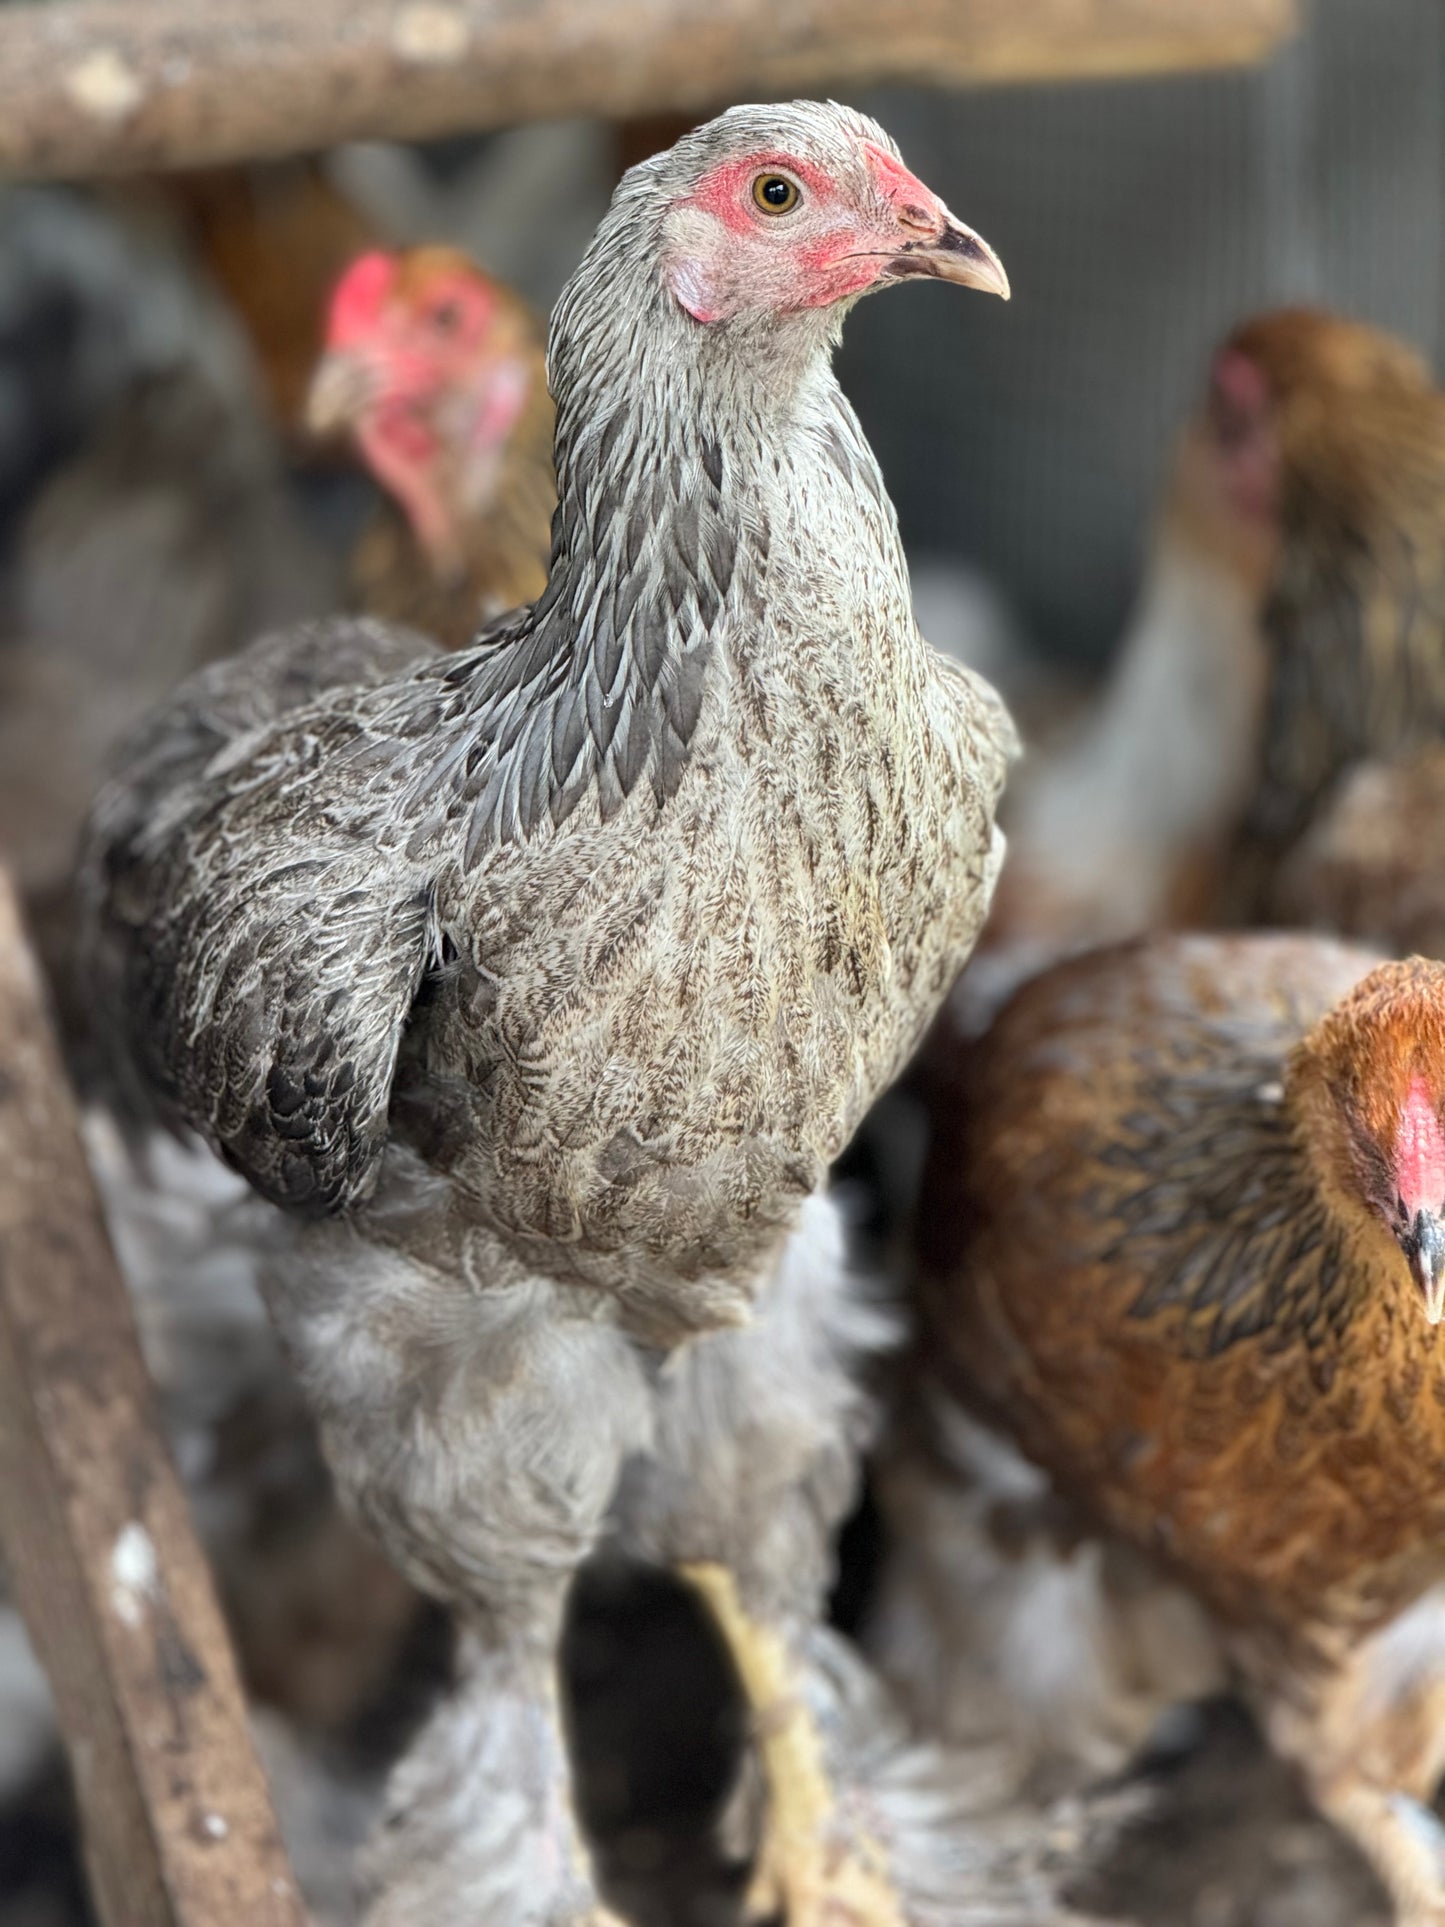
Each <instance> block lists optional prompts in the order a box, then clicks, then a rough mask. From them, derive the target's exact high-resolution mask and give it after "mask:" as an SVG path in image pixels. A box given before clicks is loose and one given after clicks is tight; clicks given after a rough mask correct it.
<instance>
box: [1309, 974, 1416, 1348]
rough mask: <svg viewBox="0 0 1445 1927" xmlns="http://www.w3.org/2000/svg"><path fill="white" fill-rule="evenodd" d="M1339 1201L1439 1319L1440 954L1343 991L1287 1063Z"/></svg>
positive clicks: (1327, 1180) (1321, 1164) (1320, 1163)
mask: <svg viewBox="0 0 1445 1927" xmlns="http://www.w3.org/2000/svg"><path fill="white" fill-rule="evenodd" d="M1290 1075H1291V1079H1292V1081H1293V1083H1294V1086H1295V1088H1296V1091H1297V1092H1298V1094H1299V1096H1300V1099H1301V1100H1302V1101H1301V1106H1300V1108H1301V1111H1302V1114H1303V1117H1304V1120H1305V1128H1306V1131H1307V1132H1308V1133H1309V1135H1310V1140H1311V1145H1312V1148H1313V1149H1314V1151H1315V1153H1316V1158H1317V1164H1318V1167H1319V1168H1320V1169H1321V1172H1322V1175H1323V1178H1324V1181H1325V1184H1326V1187H1327V1189H1328V1191H1329V1192H1330V1194H1331V1196H1332V1199H1333V1201H1334V1203H1335V1204H1336V1206H1337V1208H1340V1209H1342V1210H1343V1211H1345V1213H1346V1214H1347V1215H1348V1216H1350V1217H1352V1218H1353V1219H1354V1220H1355V1221H1356V1223H1357V1225H1358V1226H1360V1227H1361V1228H1364V1229H1366V1230H1367V1231H1368V1233H1369V1235H1370V1236H1371V1237H1372V1238H1373V1239H1374V1241H1375V1242H1376V1245H1377V1248H1379V1249H1385V1247H1384V1246H1383V1243H1382V1241H1381V1239H1380V1236H1379V1234H1380V1232H1381V1231H1382V1230H1383V1232H1384V1233H1385V1234H1386V1235H1387V1236H1388V1238H1389V1240H1390V1241H1391V1244H1393V1246H1395V1247H1397V1248H1398V1251H1399V1253H1400V1254H1401V1255H1402V1256H1403V1257H1404V1259H1405V1261H1406V1263H1407V1264H1408V1265H1409V1268H1410V1272H1411V1275H1412V1276H1413V1278H1414V1282H1415V1286H1416V1288H1417V1289H1418V1292H1419V1296H1420V1299H1421V1301H1422V1303H1423V1306H1424V1311H1425V1316H1426V1318H1427V1319H1428V1320H1429V1322H1430V1323H1431V1324H1432V1325H1438V1324H1439V1323H1440V1322H1441V1320H1442V1318H1445V963H1434V962H1430V961H1427V960H1426V959H1424V958H1422V957H1411V958H1409V959H1408V960H1406V961H1404V962H1399V963H1385V964H1381V965H1379V966H1378V967H1377V968H1376V969H1374V970H1372V971H1371V972H1370V973H1369V975H1368V976H1366V977H1364V978H1362V979H1361V981H1360V982H1359V983H1358V984H1357V985H1356V986H1355V988H1354V989H1353V990H1352V991H1350V993H1349V994H1348V995H1347V996H1346V997H1344V998H1342V999H1341V1000H1340V1002H1339V1003H1338V1004H1336V1005H1335V1007H1334V1008H1333V1009H1332V1010H1331V1011H1329V1012H1328V1014H1327V1015H1326V1016H1325V1017H1324V1018H1323V1019H1322V1020H1321V1021H1320V1022H1319V1023H1318V1024H1317V1025H1316V1026H1315V1028H1314V1029H1313V1030H1312V1031H1311V1032H1310V1033H1309V1035H1308V1036H1307V1037H1306V1038H1305V1040H1304V1042H1303V1043H1302V1044H1301V1045H1300V1046H1299V1049H1298V1051H1297V1052H1296V1054H1295V1057H1294V1059H1293V1060H1292V1063H1291V1067H1290Z"/></svg>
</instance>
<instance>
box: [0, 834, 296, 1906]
mask: <svg viewBox="0 0 1445 1927" xmlns="http://www.w3.org/2000/svg"><path fill="white" fill-rule="evenodd" d="M0 1545H3V1547H4V1552H5V1558H6V1564H7V1568H8V1572H9V1576H10V1580H11V1584H12V1586H13V1588H14V1592H15V1595H16V1598H17V1599H18V1601H19V1604H20V1608H21V1611H22V1612H23V1613H24V1615H25V1619H26V1622H27V1624H28V1626H29V1628H30V1634H31V1638H32V1640H33V1642H34V1644H35V1648H36V1651H37V1653H38V1654H39V1656H40V1660H41V1663H42V1664H43V1665H44V1667H45V1670H46V1672H47V1674H48V1675H49V1678H50V1683H51V1686H52V1689H53V1691H54V1694H55V1701H56V1707H57V1711H58V1714H59V1719H60V1726H61V1731H62V1733H63V1735H64V1738H65V1743H66V1747H67V1750H68V1752H69V1755H70V1762H71V1767H72V1770H73V1772H74V1776H75V1786H76V1792H77V1795H78V1799H79V1804H80V1810H81V1816H82V1821H83V1825H84V1834H85V1853H86V1861H87V1865H88V1868H89V1872H90V1879H91V1886H92V1890H93V1893H94V1896H95V1900H96V1905H97V1908H98V1911H99V1913H100V1916H101V1919H102V1920H103V1922H104V1923H105V1927H232V1924H233V1923H234V1924H235V1927H239V1924H240V1923H241V1922H245V1923H246V1927H302V1922H303V1921H304V1919H305V1914H304V1911H303V1909H302V1906H301V1903H300V1900H299V1898H298V1895H297V1892H296V1888H295V1883H294V1881H293V1879H292V1876H291V1873H290V1870H289V1868H288V1866H287V1864H286V1858H285V1854H284V1852H283V1850H282V1847H281V1840H280V1835H279V1832H278V1830H277V1826H276V1818H275V1814H274V1812H273V1810H272V1807H271V1800H270V1795H269V1793H268V1791H267V1788H266V1783H265V1780H264V1777H263V1775H262V1772H261V1768H260V1765H259V1763H258V1761H257V1759H256V1755H255V1752H254V1750H253V1748H252V1745H251V1739H250V1734H249V1731H248V1729H247V1724H246V1711H245V1704H244V1700H243V1698H242V1693H241V1687H240V1682H239V1680H238V1678H237V1673H236V1667H235V1664H234V1661H233V1658H232V1654H231V1648H230V1643H229V1640H228V1639H227V1636H226V1629H225V1625H224V1623H223V1621H222V1619H221V1614H220V1609H219V1607H218V1605H217V1603H216V1597H215V1593H214V1590H213V1588H212V1584H211V1577H210V1573H209V1571H208V1569H207V1566H206V1561H205V1556H204V1554H203V1553H202V1551H201V1549H200V1546H199V1545H198V1543H197V1541H196V1537H195V1534H194V1532H193V1531H192V1528H191V1522H190V1517H189V1515H188V1513H187V1510H186V1501H185V1498H184V1495H183V1494H182V1491H181V1488H180V1484H179V1482H178V1480H177V1477H176V1474H175V1471H174V1469H173V1467H172V1465H171V1462H170V1458H169V1456H168V1454H167V1451H166V1446H165V1442H164V1440H163V1438H162V1435H161V1431H160V1426H159V1422H158V1420H157V1416H156V1411H155V1406H154V1402H153V1400H152V1396H151V1389H150V1383H149V1380H148V1378H147V1376H146V1370H145V1366H144V1364H143V1363H142V1362H141V1355H140V1350H139V1347H138V1345H137V1342H136V1334H135V1328H134V1325H133V1323H132V1319H131V1312H130V1304H129V1300H128V1298H127V1296H126V1291H125V1287H124V1285H123V1284H122V1282H121V1278H120V1274H119V1272H118V1271H117V1269H116V1263H115V1259H114V1257H113V1255H112V1253H111V1249H110V1244H109V1240H108V1239H107V1236H106V1232H105V1226H104V1224H103V1222H102V1219H101V1214H100V1205H99V1201H98V1199H97V1197H96V1194H95V1190H94V1187H93V1185H92V1183H91V1178H90V1172H89V1169H88V1167H87V1165H86V1162H85V1154H84V1152H83V1150H82V1148H81V1142H80V1135H79V1131H78V1128H77V1123H76V1117H75V1111H74V1106H73V1104H72V1101H71V1098H70V1095H69V1089H68V1086H67V1083H66V1078H65V1072H64V1069H63V1067H62V1064H61V1059H60V1053H59V1050H58V1049H57V1047H56V1043H55V1038H54V1034H53V1032H52V1030H51V1027H50V1022H49V1016H48V1012H47V1010H46V1007H45V1002H44V998H43V995H42V991H41V984H40V977H39V972H38V970H37V968H36V965H35V962H34V959H33V957H32V955H31V952H30V950H29V947H28V945H27V943H26V940H25V936H24V932H23V930H22V928H21V924H20V918H19V913H18V910H17V907H16V901H15V894H14V891H13V889H12V887H11V885H10V883H9V880H8V879H7V878H6V877H5V876H4V874H3V872H0Z"/></svg>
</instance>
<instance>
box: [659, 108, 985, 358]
mask: <svg viewBox="0 0 1445 1927" xmlns="http://www.w3.org/2000/svg"><path fill="white" fill-rule="evenodd" d="M862 149H863V153H864V156H865V159H866V161H867V164H868V168H869V171H870V174H871V175H872V181H873V186H874V188H875V189H876V199H875V198H873V197H870V204H869V205H867V206H860V205H859V204H858V202H857V201H856V200H854V199H853V198H852V197H850V196H849V195H848V194H846V193H844V192H843V191H842V190H840V189H839V188H838V187H837V185H836V184H835V183H834V182H833V180H832V179H831V178H830V176H829V175H828V174H827V173H826V172H825V171H824V170H823V169H822V168H819V167H817V166H816V165H815V164H814V163H812V162H810V161H806V160H802V159H800V158H799V157H798V156H797V155H795V154H789V153H786V152H783V151H782V150H779V149H769V148H761V149H759V150H758V151H757V152H756V153H754V154H748V155H745V156H743V157H742V158H740V159H738V160H732V161H726V162H724V163H723V164H722V165H721V166H719V167H716V168H714V169H713V171H712V172H711V173H710V174H707V175H705V176H704V177H703V179H702V180H701V181H700V182H699V183H698V185H697V187H696V188H695V189H694V190H693V192H692V194H691V195H689V196H688V198H687V199H686V200H685V201H683V202H682V203H680V207H681V208H682V209H684V210H695V211H696V212H697V213H699V214H701V215H706V216H710V217H712V219H714V220H716V221H717V222H718V223H719V224H720V226H721V227H722V229H723V230H724V231H725V233H726V235H727V236H728V237H730V246H729V250H728V251H727V253H726V256H724V255H723V253H722V251H720V250H713V251H711V252H709V251H708V250H707V248H706V237H704V245H703V248H702V249H700V250H699V251H696V252H689V253H688V254H686V255H685V256H684V257H683V258H681V259H678V260H675V261H674V262H673V263H672V267H671V272H670V275H669V280H670V284H671V286H672V290H673V293H674V295H675V296H676V297H677V300H678V302H679V303H680V305H681V306H682V307H683V308H685V309H686V310H687V312H688V313H689V314H690V315H691V316H692V318H693V319H694V320H695V321H700V322H704V323H709V322H714V321H719V320H723V319H725V318H727V317H728V316H729V315H731V314H734V313H736V312H738V306H739V303H738V301H737V299H736V295H735V293H734V292H733V290H732V288H731V287H730V281H731V279H732V276H733V273H734V272H735V270H736V268H737V265H738V260H739V258H740V257H739V252H738V246H737V244H738V243H742V244H743V245H742V250H741V259H743V260H744V261H745V260H746V259H747V257H748V255H749V254H750V253H751V254H753V255H754V256H755V258H756V260H757V262H758V264H759V270H760V272H759V277H758V281H759V285H760V286H761V287H765V288H766V297H765V299H764V300H763V301H762V303H761V304H760V305H762V306H764V307H768V308H771V309H772V310H773V311H774V312H776V313H784V314H785V313H796V312H799V311H801V310H804V309H807V308H823V307H831V306H832V305H833V303H834V302H837V301H843V300H847V299H848V298H849V297H850V296H853V295H859V294H863V293H864V292H865V291H866V290H867V289H869V288H870V287H872V286H873V285H874V284H875V283H876V282H877V281H879V280H880V279H881V278H883V276H884V275H885V274H886V273H887V271H888V266H889V263H890V261H892V260H894V259H896V257H897V256H898V253H899V251H900V249H901V248H902V247H903V246H904V244H905V243H906V242H907V241H909V240H910V239H912V240H917V239H919V238H922V237H930V238H931V237H933V236H936V235H939V234H941V233H942V232H943V229H944V227H945V225H946V222H947V219H948V216H947V211H946V210H945V208H944V206H943V203H942V202H941V201H940V200H939V199H938V196H937V195H936V194H934V193H933V192H932V191H931V190H930V189H928V188H927V187H925V186H924V185H923V183H922V181H920V180H918V179H917V178H916V177H915V176H914V175H912V174H910V173H909V171H908V169H907V168H906V167H905V166H904V165H903V163H902V162H901V161H899V160H897V159H895V158H894V156H893V155H892V154H889V153H888V152H886V150H884V149H883V148H880V147H877V146H875V145H874V144H873V142H871V141H865V142H863V143H862ZM767 173H779V174H783V175H786V176H790V177H791V178H792V179H793V180H795V181H796V182H797V184H798V186H799V187H800V188H801V190H802V193H803V197H804V199H803V202H802V203H801V204H800V207H799V217H800V218H799V219H798V220H797V221H796V223H795V224H794V226H793V231H792V232H791V233H790V232H788V230H787V229H786V228H785V227H784V225H783V223H784V222H791V221H792V218H793V217H792V216H789V215H777V214H771V213H768V212H766V211H765V210H764V209H762V208H760V207H758V205H757V203H756V202H755V201H754V199H753V183H754V182H755V181H756V180H757V178H758V176H759V175H760V174H767ZM750 244H751V245H750Z"/></svg>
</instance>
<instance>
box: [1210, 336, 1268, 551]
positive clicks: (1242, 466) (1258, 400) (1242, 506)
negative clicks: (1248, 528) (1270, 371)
mask: <svg viewBox="0 0 1445 1927" xmlns="http://www.w3.org/2000/svg"><path fill="white" fill-rule="evenodd" d="M1206 412H1207V416H1208V420H1209V426H1210V430H1211V432H1212V434H1213V437H1214V444H1215V448H1216V450H1217V453H1218V460H1219V463H1220V468H1221V472H1222V474H1223V477H1224V483H1225V488H1226V490H1227V492H1228V495H1229V499H1230V501H1231V502H1232V503H1233V504H1234V507H1235V509H1236V510H1237V511H1238V513H1239V514H1240V515H1241V516H1243V517H1245V518H1246V519H1247V520H1250V521H1257V522H1264V521H1270V520H1272V519H1273V518H1274V516H1275V514H1276V512H1277V509H1278V506H1279V471H1280V450H1279V439H1278V436H1277V434H1276V432H1275V425H1274V404H1273V397H1272V395H1271V394H1270V389H1269V382H1268V380H1267V379H1266V377H1265V374H1264V372H1263V370H1262V369H1261V368H1259V367H1258V366H1257V364H1256V363H1255V362H1253V361H1251V359H1250V358H1249V356H1248V355H1246V354H1244V353H1242V352H1241V351H1240V350H1239V349H1237V348H1225V349H1223V350H1222V351H1221V352H1220V353H1219V354H1218V355H1217V356H1216V357H1215V361H1214V367H1213V369H1212V371H1211V374H1210V383H1209V398H1208V402H1207V404H1206Z"/></svg>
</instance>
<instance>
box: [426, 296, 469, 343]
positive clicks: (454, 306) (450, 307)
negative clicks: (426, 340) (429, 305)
mask: <svg viewBox="0 0 1445 1927" xmlns="http://www.w3.org/2000/svg"><path fill="white" fill-rule="evenodd" d="M461 324H462V310H461V304H460V303H459V302H456V301H439V302H438V303H437V305H436V306H435V307H434V308H433V309H432V311H431V325H432V326H433V327H434V328H435V329H436V331H437V333H438V334H439V335H454V334H455V333H456V331H457V329H458V328H459V327H460V326H461Z"/></svg>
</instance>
